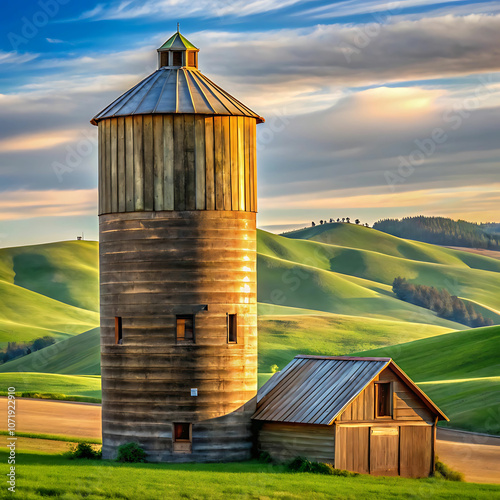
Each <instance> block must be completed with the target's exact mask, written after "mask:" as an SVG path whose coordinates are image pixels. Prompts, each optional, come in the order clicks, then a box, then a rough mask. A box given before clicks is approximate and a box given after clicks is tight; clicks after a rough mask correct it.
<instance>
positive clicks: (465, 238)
mask: <svg viewBox="0 0 500 500" xmlns="http://www.w3.org/2000/svg"><path fill="white" fill-rule="evenodd" d="M498 226H499V225H498V224H483V225H482V224H475V223H472V222H466V221H463V220H458V221H455V220H453V219H447V218H444V217H424V216H419V217H405V218H403V219H384V220H380V221H378V222H375V224H373V228H374V229H377V230H378V231H383V232H384V233H389V234H392V235H394V236H397V237H399V238H410V239H412V240H417V241H424V242H427V243H432V244H434V245H447V246H458V247H470V248H486V249H489V250H500V234H498V232H497V231H498Z"/></svg>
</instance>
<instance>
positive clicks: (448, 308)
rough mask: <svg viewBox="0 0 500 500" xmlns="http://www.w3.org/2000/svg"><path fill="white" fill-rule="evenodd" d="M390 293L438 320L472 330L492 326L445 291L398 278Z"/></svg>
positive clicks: (469, 307)
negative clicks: (465, 326) (426, 310)
mask: <svg viewBox="0 0 500 500" xmlns="http://www.w3.org/2000/svg"><path fill="white" fill-rule="evenodd" d="M392 291H393V292H394V293H395V294H396V296H397V297H398V299H401V300H404V301H405V302H410V303H411V304H415V305H417V306H420V307H425V308H426V309H430V310H431V311H434V312H436V313H437V315H438V316H439V317H440V318H444V319H449V320H451V321H455V322H457V323H462V324H463V325H467V326H470V327H472V328H477V327H480V326H491V325H493V324H494V323H493V320H492V319H490V318H485V317H484V316H483V315H482V314H481V313H480V312H478V311H476V309H475V308H474V306H473V305H472V304H471V303H470V302H466V301H464V300H462V299H460V298H458V297H457V296H456V295H451V294H450V293H449V292H448V290H445V289H441V290H438V289H437V288H434V287H433V286H426V285H417V284H414V283H410V282H409V281H408V280H407V279H406V278H401V277H400V276H398V277H397V278H396V279H395V280H394V282H393V283H392Z"/></svg>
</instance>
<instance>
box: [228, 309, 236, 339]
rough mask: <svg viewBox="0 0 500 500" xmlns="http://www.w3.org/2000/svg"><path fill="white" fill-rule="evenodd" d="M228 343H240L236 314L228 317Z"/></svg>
mask: <svg viewBox="0 0 500 500" xmlns="http://www.w3.org/2000/svg"><path fill="white" fill-rule="evenodd" d="M227 341H228V342H229V343H230V344H236V343H237V342H238V320H237V315H236V314H228V315H227Z"/></svg>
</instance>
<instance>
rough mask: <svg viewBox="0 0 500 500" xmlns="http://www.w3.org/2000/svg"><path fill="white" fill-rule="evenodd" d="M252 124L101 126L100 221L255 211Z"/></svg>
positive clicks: (127, 122)
mask: <svg viewBox="0 0 500 500" xmlns="http://www.w3.org/2000/svg"><path fill="white" fill-rule="evenodd" d="M255 138H256V121H255V119H253V118H245V117H237V116H222V117H221V116H215V117H213V116H210V117H205V116H197V115H175V116H172V115H154V116H151V115H149V116H148V115H144V116H134V117H125V118H111V119H108V120H103V121H101V122H99V143H100V155H99V181H100V182H99V186H100V187H99V214H106V213H123V212H142V211H146V212H150V211H161V210H233V211H243V212H256V211H257V159H256V140H255Z"/></svg>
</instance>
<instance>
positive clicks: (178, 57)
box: [172, 52, 182, 66]
mask: <svg viewBox="0 0 500 500" xmlns="http://www.w3.org/2000/svg"><path fill="white" fill-rule="evenodd" d="M172 55H173V59H174V61H173V64H172V66H182V52H172Z"/></svg>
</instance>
